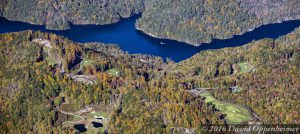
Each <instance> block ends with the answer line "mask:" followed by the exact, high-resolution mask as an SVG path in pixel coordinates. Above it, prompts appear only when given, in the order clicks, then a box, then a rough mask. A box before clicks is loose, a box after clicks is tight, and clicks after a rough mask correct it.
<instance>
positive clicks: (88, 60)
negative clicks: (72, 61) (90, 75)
mask: <svg viewBox="0 0 300 134" xmlns="http://www.w3.org/2000/svg"><path fill="white" fill-rule="evenodd" d="M93 63H94V60H90V59H86V58H84V59H83V60H82V61H81V65H82V66H88V65H93Z"/></svg>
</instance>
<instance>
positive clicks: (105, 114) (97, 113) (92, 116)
mask: <svg viewBox="0 0 300 134" xmlns="http://www.w3.org/2000/svg"><path fill="white" fill-rule="evenodd" d="M89 116H90V117H91V118H94V116H102V117H104V118H107V116H108V114H107V113H105V112H101V111H100V112H95V113H92V112H91V113H89Z"/></svg>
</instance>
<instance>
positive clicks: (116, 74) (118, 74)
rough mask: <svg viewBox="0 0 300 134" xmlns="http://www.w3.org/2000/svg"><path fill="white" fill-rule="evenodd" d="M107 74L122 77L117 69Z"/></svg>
mask: <svg viewBox="0 0 300 134" xmlns="http://www.w3.org/2000/svg"><path fill="white" fill-rule="evenodd" d="M106 72H107V73H109V74H111V75H113V76H116V77H120V70H119V69H117V68H113V69H109V70H107V71H106Z"/></svg>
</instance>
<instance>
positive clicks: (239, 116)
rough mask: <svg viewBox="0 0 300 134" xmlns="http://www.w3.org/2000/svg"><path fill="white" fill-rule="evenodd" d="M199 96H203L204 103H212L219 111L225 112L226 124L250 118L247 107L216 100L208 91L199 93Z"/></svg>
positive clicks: (237, 122)
mask: <svg viewBox="0 0 300 134" xmlns="http://www.w3.org/2000/svg"><path fill="white" fill-rule="evenodd" d="M200 96H201V97H205V102H206V103H212V104H213V105H215V107H216V108H217V109H218V110H220V112H221V113H223V114H226V121H227V123H228V124H240V123H242V122H245V121H251V120H252V117H251V114H250V112H249V111H248V109H246V108H244V107H242V106H239V105H237V104H232V103H228V102H222V101H218V100H216V99H215V98H214V97H213V96H212V95H211V94H210V93H209V92H204V93H201V94H200Z"/></svg>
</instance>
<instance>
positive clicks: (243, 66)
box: [238, 62, 254, 73]
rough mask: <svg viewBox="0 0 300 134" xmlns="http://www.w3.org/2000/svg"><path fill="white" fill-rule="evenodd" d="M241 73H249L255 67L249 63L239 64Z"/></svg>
mask: <svg viewBox="0 0 300 134" xmlns="http://www.w3.org/2000/svg"><path fill="white" fill-rule="evenodd" d="M238 66H239V68H240V73H248V72H250V71H252V70H253V69H254V67H253V66H252V65H251V64H249V63H246V62H244V63H239V64H238Z"/></svg>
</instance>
